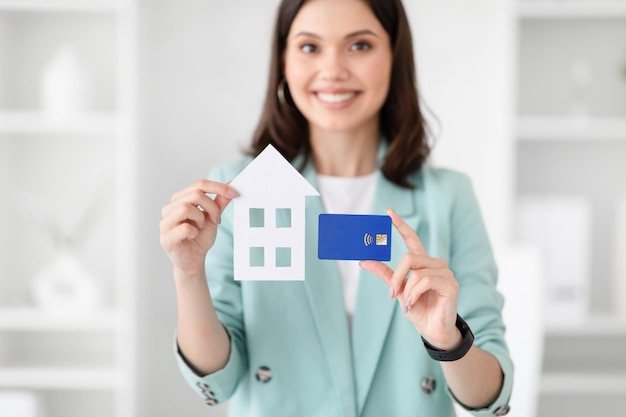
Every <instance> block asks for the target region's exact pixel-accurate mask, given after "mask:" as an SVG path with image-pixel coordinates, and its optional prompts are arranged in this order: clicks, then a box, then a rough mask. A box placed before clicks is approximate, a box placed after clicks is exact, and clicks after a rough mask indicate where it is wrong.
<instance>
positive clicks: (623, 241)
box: [613, 195, 626, 319]
mask: <svg viewBox="0 0 626 417" xmlns="http://www.w3.org/2000/svg"><path fill="white" fill-rule="evenodd" d="M615 214H616V221H615V246H614V250H613V286H614V288H613V306H614V308H615V310H616V311H615V312H616V313H617V315H618V317H620V318H622V319H626V195H624V196H622V197H621V198H620V199H619V200H618V204H617V205H616V210H615Z"/></svg>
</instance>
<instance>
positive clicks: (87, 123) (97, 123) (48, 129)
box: [0, 111, 117, 136]
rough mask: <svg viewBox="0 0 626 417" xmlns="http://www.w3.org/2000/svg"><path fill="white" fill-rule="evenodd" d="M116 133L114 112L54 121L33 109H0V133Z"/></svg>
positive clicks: (106, 134)
mask: <svg viewBox="0 0 626 417" xmlns="http://www.w3.org/2000/svg"><path fill="white" fill-rule="evenodd" d="M116 133H117V117H116V115H115V113H113V112H109V113H104V112H102V113H92V114H86V115H84V116H77V117H75V118H72V119H68V120H61V121H55V120H54V119H51V118H49V117H46V115H45V114H43V113H41V112H35V111H0V134H21V135H60V134H75V135H86V136H109V135H114V134H116Z"/></svg>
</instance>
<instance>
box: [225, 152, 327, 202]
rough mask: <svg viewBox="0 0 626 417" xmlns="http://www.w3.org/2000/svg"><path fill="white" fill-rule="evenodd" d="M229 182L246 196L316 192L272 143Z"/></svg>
mask: <svg viewBox="0 0 626 417" xmlns="http://www.w3.org/2000/svg"><path fill="white" fill-rule="evenodd" d="M231 185H232V186H233V188H234V189H235V190H237V191H238V192H239V193H240V194H241V197H244V198H246V199H247V198H256V197H258V198H267V197H270V198H271V197H291V198H293V197H297V196H307V195H319V192H318V191H317V190H316V189H315V188H313V186H312V185H311V184H310V183H309V182H308V181H307V180H306V179H305V178H304V177H303V176H302V175H301V174H300V173H299V172H298V170H296V169H295V168H294V167H293V165H291V164H290V163H289V161H287V160H286V159H285V158H284V157H283V156H282V155H281V154H280V152H278V151H277V150H276V148H274V147H273V146H272V145H268V146H267V147H266V148H265V149H264V150H263V151H262V152H261V153H260V154H259V155H258V156H257V157H256V158H254V160H253V161H252V162H250V164H248V166H247V167H245V168H244V170H243V171H241V173H239V175H238V176H237V177H236V178H235V179H234V180H233V181H232V182H231Z"/></svg>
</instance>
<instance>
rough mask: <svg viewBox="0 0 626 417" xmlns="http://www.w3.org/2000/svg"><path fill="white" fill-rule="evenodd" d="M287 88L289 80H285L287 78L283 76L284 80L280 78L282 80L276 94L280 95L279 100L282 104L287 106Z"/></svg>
mask: <svg viewBox="0 0 626 417" xmlns="http://www.w3.org/2000/svg"><path fill="white" fill-rule="evenodd" d="M286 89H287V81H285V79H284V78H283V79H282V80H280V82H279V83H278V87H277V88H276V95H277V96H278V102H279V103H280V104H282V105H283V106H286V105H288V104H289V103H288V102H287V94H286Z"/></svg>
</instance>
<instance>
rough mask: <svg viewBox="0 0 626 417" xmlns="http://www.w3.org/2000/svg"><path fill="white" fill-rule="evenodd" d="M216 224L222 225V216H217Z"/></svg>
mask: <svg viewBox="0 0 626 417" xmlns="http://www.w3.org/2000/svg"><path fill="white" fill-rule="evenodd" d="M217 224H222V216H219V217H218V218H217Z"/></svg>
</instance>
